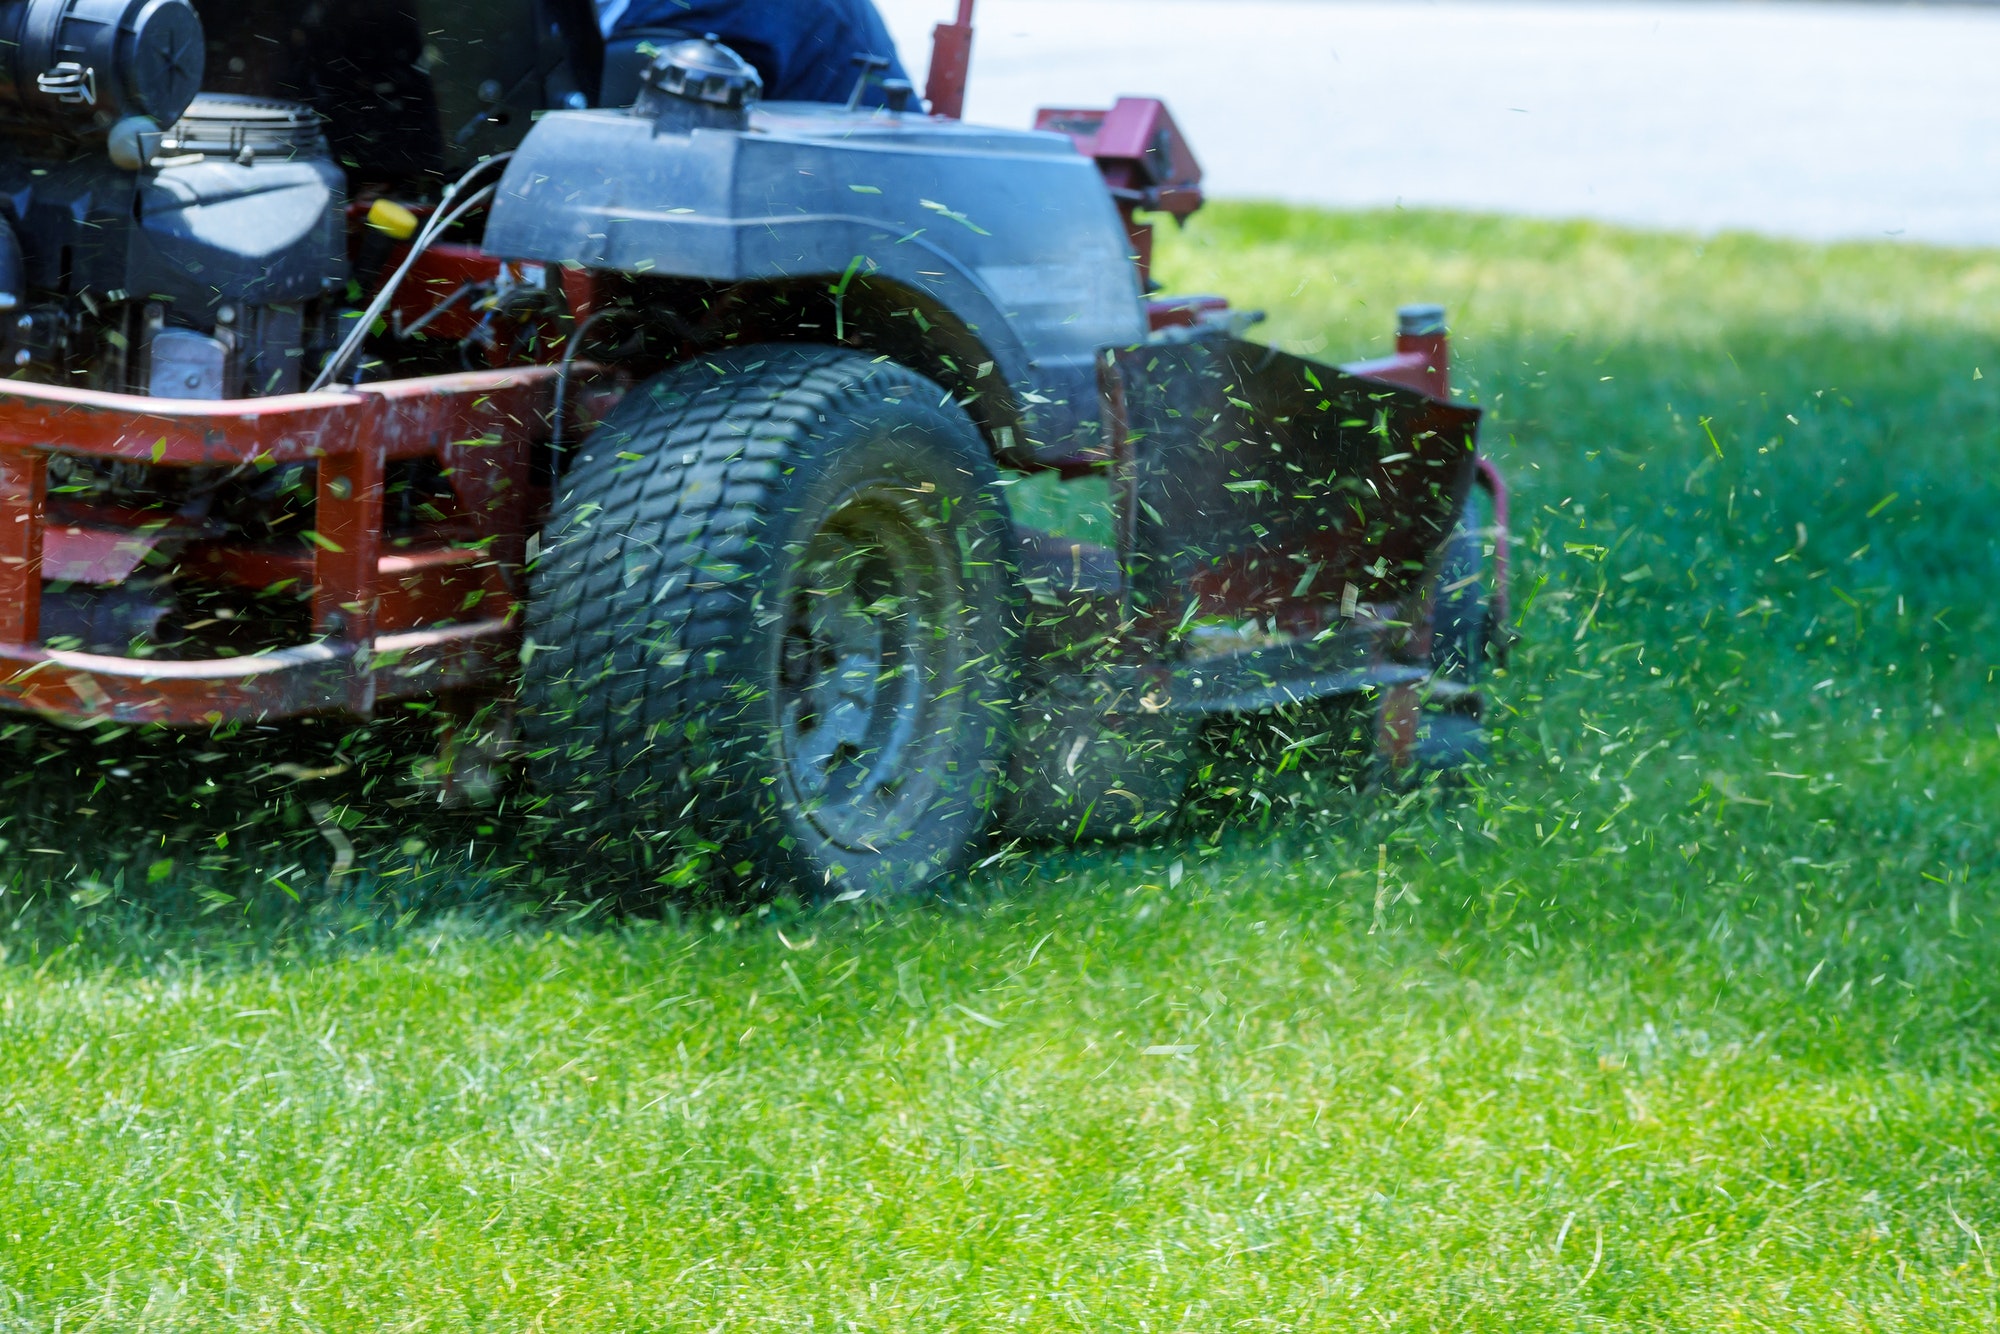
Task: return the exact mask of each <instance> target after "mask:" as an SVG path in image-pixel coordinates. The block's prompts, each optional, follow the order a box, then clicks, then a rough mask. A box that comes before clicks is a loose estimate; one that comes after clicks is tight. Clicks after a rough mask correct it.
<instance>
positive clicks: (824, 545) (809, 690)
mask: <svg viewBox="0 0 2000 1334" xmlns="http://www.w3.org/2000/svg"><path fill="white" fill-rule="evenodd" d="M897 490H898V489H896V488H891V487H888V486H879V485H878V486H873V487H868V488H863V489H860V490H857V491H855V492H851V493H850V494H849V495H848V496H847V497H846V498H845V499H844V500H843V501H842V502H841V503H840V504H838V505H836V506H835V507H834V508H833V509H832V510H831V511H830V512H829V513H828V514H827V516H826V518H825V519H824V520H823V521H822V522H821V524H820V526H819V529H818V531H817V532H815V533H814V534H813V536H812V537H811V539H810V540H809V541H808V542H807V543H806V544H805V548H804V550H803V551H801V552H800V554H799V558H798V561H797V563H796V564H795V565H794V567H793V570H794V573H793V578H792V580H791V587H790V589H789V595H788V597H787V605H786V617H785V627H784V638H783V642H782V644H781V647H780V651H779V664H778V689H777V703H778V733H779V746H780V750H781V761H782V781H783V782H784V783H785V784H786V787H787V789H788V793H789V796H790V798H791V801H792V803H793V804H794V806H795V808H796V809H797V810H798V811H799V812H800V813H801V814H802V815H803V816H804V818H805V819H806V820H807V821H809V822H810V824H811V825H812V826H813V828H814V829H816V830H817V831H818V832H819V834H820V835H821V836H822V837H824V838H826V839H827V840H829V841H831V842H833V843H836V844H838V845H840V846H841V847H843V848H846V849H848V850H850V851H854V852H883V851H886V850H887V849H888V847H889V845H890V844H891V843H893V842H894V841H896V840H898V839H899V838H901V837H903V836H905V835H906V834H907V833H908V832H909V831H910V830H911V828H912V827H913V826H914V825H915V823H916V822H917V821H918V820H919V819H920V818H921V815H922V813H923V811H924V809H925V808H926V807H927V806H928V805H930V803H931V801H932V800H933V798H934V797H935V795H936V792H937V790H938V786H939V775H938V774H937V773H936V772H935V771H934V769H933V767H932V765H931V764H930V759H931V752H932V751H933V750H934V749H935V748H936V745H937V743H938V739H939V736H940V733H941V729H945V728H948V727H949V726H950V720H948V719H946V718H943V717H942V716H940V715H941V713H942V711H943V710H942V708H941V706H940V701H939V700H938V699H937V695H938V683H939V682H941V681H942V680H943V679H944V678H945V677H946V676H947V675H948V668H949V664H948V662H947V661H946V655H947V654H948V653H949V652H950V651H951V645H952V641H953V640H954V639H956V638H957V636H956V635H955V634H953V633H952V632H953V630H954V629H955V625H954V622H955V621H956V620H957V619H958V618H957V614H956V613H957V606H956V599H955V598H954V596H953V595H952V592H951V589H952V586H953V584H954V583H955V581H954V580H951V579H949V578H947V577H946V575H947V571H948V568H949V567H948V566H947V564H946V561H947V556H948V551H949V548H948V547H947V546H946V545H945V542H944V540H943V537H942V534H941V533H940V531H939V528H940V525H938V524H937V523H936V521H935V520H934V519H931V518H929V517H927V516H926V515H924V514H922V513H920V512H917V511H915V510H913V508H912V507H911V506H910V505H909V503H908V500H907V492H904V493H903V494H898V493H897Z"/></svg>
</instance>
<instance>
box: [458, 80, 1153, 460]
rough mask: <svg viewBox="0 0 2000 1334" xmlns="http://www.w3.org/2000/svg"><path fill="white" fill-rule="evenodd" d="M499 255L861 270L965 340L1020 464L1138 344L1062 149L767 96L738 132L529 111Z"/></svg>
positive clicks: (713, 275) (1092, 203) (710, 268)
mask: <svg viewBox="0 0 2000 1334" xmlns="http://www.w3.org/2000/svg"><path fill="white" fill-rule="evenodd" d="M485 245H486V248H487V249H488V250H490V251H492V252H493V253H495V254H499V255H502V256H505V257H507V258H510V259H524V260H538V261H542V262H545V263H574V264H579V265H582V266H584V267H587V268H594V269H607V270H615V271H620V272H625V273H633V274H654V275H661V276H672V277H684V278H696V279H704V280H708V281H712V282H718V283H738V282H746V281H756V280H759V279H787V278H801V277H815V276H822V275H823V276H825V278H826V279H827V281H828V282H829V283H838V282H839V280H840V278H841V276H842V275H843V274H848V273H850V272H859V273H868V274H871V275H873V276H874V277H875V278H877V279H888V280H891V281H893V282H896V283H899V284H902V285H903V286H905V287H907V288H909V289H911V290H913V291H916V292H920V293H924V294H927V295H928V296H929V297H930V298H932V299H934V300H935V301H937V302H938V303H939V304H940V305H942V306H943V307H944V308H946V309H947V310H949V311H951V312H952V313H953V314H954V315H956V316H957V317H958V319H960V320H961V321H963V322H964V324H965V325H966V326H967V327H968V328H969V329H970V330H971V331H972V332H973V333H974V334H975V335H976V336H977V337H978V338H979V340H980V341H981V343H982V344H983V345H984V346H985V348H986V350H987V352H988V354H989V356H990V357H991V358H992V360H993V361H994V363H995V365H996V367H997V369H998V370H999V372H1000V373H1001V374H1002V375H1003V376H1004V377H1005V379H1006V381H1007V383H1008V385H1009V386H1010V388H1011V390H1012V392H1013V394H1014V397H1015V400H1016V402H1017V404H1018V405H1019V406H1020V408H1021V410H1022V411H1021V423H1022V429H1023V430H1024V432H1025V433H1026V434H1027V436H1028V437H1029V441H1028V443H1029V444H1030V445H1031V447H1032V448H1033V449H1034V450H1035V452H1037V453H1039V454H1042V455H1044V456H1047V457H1053V456H1056V455H1061V454H1067V453H1070V452H1073V451H1074V450H1075V449H1076V448H1077V447H1078V445H1079V444H1083V443H1087V442H1088V441H1089V439H1090V438H1091V437H1092V436H1094V433H1095V430H1096V422H1097V415H1098V409H1097V380H1096V358H1097V355H1098V353H1099V350H1100V349H1102V348H1105V347H1110V346H1129V345H1131V344H1133V343H1137V342H1141V341H1143V340H1144V338H1145V336H1146V320H1145V311H1144V302H1143V298H1142V295H1141V293H1140V290H1139V281H1138V275H1137V271H1136V270H1135V269H1134V267H1133V264H1132V260H1131V256H1130V254H1129V250H1130V243H1129V241H1128V240H1127V237H1126V234H1125V229H1124V225H1123V224H1122V222H1121V221H1120V219H1119V217H1118V211H1117V209H1116V207H1115V206H1114V205H1113V203H1112V200H1111V197H1110V193H1109V191H1107V190H1106V189H1105V186H1104V181H1103V178H1102V177H1101V176H1100V175H1099V174H1098V171H1097V168H1096V165H1095V164H1094V163H1092V162H1091V161H1090V159H1088V158H1086V157H1083V156H1082V155H1080V154H1079V153H1077V151H1076V149H1075V147H1074V145H1073V144H1072V143H1071V142H1070V140H1069V139H1068V138H1067V137H1066V136H1062V135H1054V134H1043V133H1037V132H1033V131H1013V130H998V129H987V128H982V127H978V126H970V125H965V124H962V123H960V122H957V121H948V120H935V119H932V118H931V117H928V116H918V115H897V114H894V113H888V112H873V113H870V112H847V111H845V110H843V109H841V108H838V107H826V106H818V105H806V104H787V103H771V104H766V105H764V106H762V107H760V108H758V109H756V110H754V111H753V112H751V114H750V118H749V125H748V128H747V129H744V130H730V129H696V130H694V131H692V132H690V133H679V134H677V133H672V132H666V131H663V130H661V129H660V128H659V127H658V126H656V124H655V123H654V122H653V121H651V120H648V119H643V118H640V117H637V116H634V115H630V114H628V113H625V112H620V111H576V112H556V113H552V114H549V115H546V116H544V117H543V118H542V119H541V121H540V122H539V123H538V124H537V125H536V126H535V128H534V129H533V130H532V131H531V132H530V133H529V134H528V136H527V138H526V139H525V141H524V142H523V143H522V144H521V147H520V149H519V150H518V151H517V153H516V156H515V158H514V160H513V162H512V163H510V164H509V166H508V168H507V173H506V176H505V179H504V180H503V182H502V184H501V188H500V191H499V194H498V197H497V199H496V200H495V203H494V207H493V213H492V217H491V220H490V221H489V223H488V225H487V230H486V241H485Z"/></svg>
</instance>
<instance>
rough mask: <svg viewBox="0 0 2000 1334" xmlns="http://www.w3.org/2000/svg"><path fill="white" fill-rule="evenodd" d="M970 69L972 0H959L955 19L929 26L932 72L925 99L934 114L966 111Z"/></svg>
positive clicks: (926, 82)
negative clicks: (967, 81)
mask: <svg viewBox="0 0 2000 1334" xmlns="http://www.w3.org/2000/svg"><path fill="white" fill-rule="evenodd" d="M971 73H972V0H958V21H957V22H956V23H940V24H938V25H937V27H935V28H933V29H931V72H930V75H929V77H928V78H926V79H925V80H924V100H925V101H926V102H929V103H930V105H931V114H932V115H933V116H943V117H944V118H945V119H947V120H957V119H959V118H960V117H961V116H963V115H964V114H965V83H966V79H967V78H968V77H969V76H970V75H971Z"/></svg>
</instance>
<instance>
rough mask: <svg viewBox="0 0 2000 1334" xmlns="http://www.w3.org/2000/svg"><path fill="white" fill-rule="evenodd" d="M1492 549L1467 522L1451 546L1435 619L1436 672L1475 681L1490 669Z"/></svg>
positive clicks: (1446, 553)
mask: <svg viewBox="0 0 2000 1334" xmlns="http://www.w3.org/2000/svg"><path fill="white" fill-rule="evenodd" d="M1486 583H1487V580H1486V549H1485V546H1484V544H1483V542H1482V539H1481V538H1480V536H1479V533H1478V531H1477V530H1476V529H1470V528H1467V527H1466V526H1465V525H1464V524H1463V523H1461V524H1460V525H1459V526H1458V527H1457V528H1455V529H1453V530H1452V534H1451V538H1450V539H1449V540H1448V541H1447V542H1446V544H1445V549H1444V560H1443V562H1442V564H1441V566H1440V568H1439V570H1438V583H1437V586H1438V600H1437V610H1436V611H1435V612H1434V613H1433V619H1432V621H1431V669H1432V670H1433V671H1435V672H1437V673H1438V674H1439V675H1440V676H1448V677H1451V678H1453V679H1455V680H1459V681H1463V682H1466V683H1467V684H1470V683H1472V682H1473V681H1476V680H1478V679H1479V676H1480V673H1481V671H1482V670H1483V669H1484V668H1485V666H1486V605H1487V604H1486Z"/></svg>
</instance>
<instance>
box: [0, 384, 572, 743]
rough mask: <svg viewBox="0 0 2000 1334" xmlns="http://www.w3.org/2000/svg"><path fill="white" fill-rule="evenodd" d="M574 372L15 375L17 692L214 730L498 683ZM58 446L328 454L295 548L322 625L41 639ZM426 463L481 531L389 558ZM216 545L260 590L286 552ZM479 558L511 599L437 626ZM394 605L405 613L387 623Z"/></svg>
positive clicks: (268, 459) (8, 633) (207, 459)
mask: <svg viewBox="0 0 2000 1334" xmlns="http://www.w3.org/2000/svg"><path fill="white" fill-rule="evenodd" d="M560 374H561V372H560V370H559V369H558V368H556V367H527V368H520V369H512V370H500V371H476V372H468V373H463V374H457V375H443V376H432V377H425V378H420V379H406V380H393V381H388V382H385V383H383V384H378V385H363V386H361V387H359V388H356V389H352V390H343V391H339V392H332V393H318V394H295V395H289V396H285V397H275V398H251V399H232V400H226V401H221V402H188V403H180V402H176V401H173V400H168V399H159V398H149V397H141V396H136V395H127V394H107V393H98V392H94V391H89V390H80V389H70V388H66V387H60V386H52V385H39V384H26V383H19V382H15V383H10V384H8V385H7V386H6V387H5V390H4V391H0V706H10V707H14V708H20V709H27V710H31V711H33V712H36V713H42V714H55V715H61V716H67V717H72V718H102V717H110V718H113V719H117V720H119V721H125V722H143V723H164V724H175V725H182V726H198V725H203V724H207V725H215V724H218V723H221V722H224V721H226V720H229V721H233V720H244V719H256V718H260V717H266V716H269V717H279V716H286V715H294V714H301V713H312V712H320V711H329V712H331V711H339V712H348V713H356V714H363V715H365V714H367V713H369V712H370V711H371V710H372V709H373V708H374V707H375V704H376V702H377V701H378V700H385V699H395V698H403V697H408V696H414V695H422V694H429V693H432V692H435V691H439V690H446V689H451V688H454V687H459V686H466V685H472V684H476V683H480V682H483V681H492V680H496V679H498V678H499V677H500V676H501V675H502V673H504V671H505V670H506V669H507V666H508V664H509V663H510V662H511V660H512V659H513V657H514V653H515V645H516V641H517V639H518V634H519V631H518V625H517V617H516V615H515V612H514V608H515V605H516V602H517V599H518V593H519V589H518V581H519V578H520V573H519V572H520V568H521V563H522V560H523V558H524V556H525V542H526V534H527V530H528V525H529V523H530V520H531V518H532V515H531V513H530V497H529V491H528V483H529V452H530V449H531V448H532V446H533V445H534V443H535V442H536V441H538V440H542V439H546V438H547V436H548V433H549V422H550V419H551V413H552V410H553V407H554V398H555V390H556V384H557V377H558V376H559V375H560ZM54 453H63V454H72V455H83V456H89V457H95V458H105V459H122V460H128V461H132V462H138V463H149V464H153V465H155V466H164V467H181V468H194V467H212V466H217V465H221V466H229V465H277V464H285V463H305V462H311V463H314V464H316V465H317V472H318V482H317V495H316V506H317V508H316V511H315V520H314V522H315V524H316V531H315V533H314V534H313V535H312V536H313V539H314V545H313V548H312V552H311V556H310V560H309V561H307V560H303V559H301V560H296V561H292V562H289V564H291V565H294V566H297V567H300V568H299V572H300V573H301V574H307V575H309V577H310V581H311V586H312V590H313V591H312V619H313V628H314V632H315V636H316V637H315V639H314V640H313V641H312V642H309V643H303V644H297V645H292V646H288V647H279V648H275V649H273V650H270V651H268V652H262V653H257V654H254V655H250V656H245V657H235V658H213V659H204V660H171V659H161V658H135V657H116V656H106V655H101V654H91V653H72V652H64V651H62V650H57V649H49V648H44V647H42V646H41V645H40V644H38V643H37V642H36V641H37V639H38V638H39V633H40V625H39V621H40V608H41V596H42V547H43V529H44V525H45V523H46V520H47V514H46V501H47V491H48V482H47V479H48V461H49V457H50V455H51V454H54ZM425 457H430V458H434V459H436V460H438V462H439V464H440V466H441V467H442V468H443V469H445V470H447V475H448V476H449V477H450V478H451V483H452V488H453V490H454V492H455V493H456V494H457V496H458V499H459V502H460V505H461V508H462V509H463V511H464V513H465V518H466V521H467V523H468V524H469V527H470V533H469V535H468V538H469V540H464V541H458V542H453V543H450V544H448V545H432V546H429V547H426V548H419V549H415V550H412V551H409V552H396V551H390V552H385V551H384V550H383V499H384V492H383V476H384V472H385V470H386V468H387V467H388V465H389V464H391V463H393V462H395V461H397V460H401V459H414V458H425ZM211 554H212V560H211V562H210V564H211V565H212V566H214V567H217V568H218V569H219V571H220V572H222V573H223V574H224V576H225V578H226V579H227V578H231V577H232V576H233V579H234V581H235V582H239V583H250V584H252V585H253V586H254V585H257V584H259V583H260V581H261V577H262V575H263V574H264V573H270V572H274V571H275V572H281V571H282V569H283V568H284V567H285V566H286V565H287V564H288V562H287V560H286V558H285V557H284V555H283V554H282V553H272V552H271V551H269V550H268V549H261V550H260V549H229V550H223V551H220V552H215V553H211ZM260 558H261V561H260ZM468 565H471V566H476V567H479V569H478V575H477V579H476V582H478V583H480V584H483V585H485V586H487V587H489V588H491V590H492V591H493V592H494V593H495V594H496V595H497V596H494V597H491V598H482V599H480V600H479V603H478V610H479V613H480V614H479V617H478V618H477V619H470V620H465V621H462V622H457V623H446V624H436V623H435V621H436V620H438V619H442V618H441V617H435V616H431V615H426V614H425V613H426V612H427V611H442V610H444V609H445V606H446V605H449V606H454V607H455V606H457V605H458V602H457V600H456V599H446V598H441V597H440V596H439V595H438V594H439V590H440V588H442V589H444V590H446V591H447V592H455V585H454V583H453V581H454V579H456V580H459V581H460V582H463V580H464V577H465V575H466V573H467V571H466V567H467V566H468ZM308 566H309V569H308V568H304V567H308ZM385 603H386V604H388V605H390V606H393V607H398V608H399V609H400V612H401V614H399V615H394V616H391V617H390V618H389V620H390V621H391V622H392V624H390V625H388V626H384V625H383V624H382V623H381V622H382V621H383V619H384V617H383V610H384V607H385ZM413 621H415V622H418V623H415V624H411V622H413ZM394 622H403V624H394Z"/></svg>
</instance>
